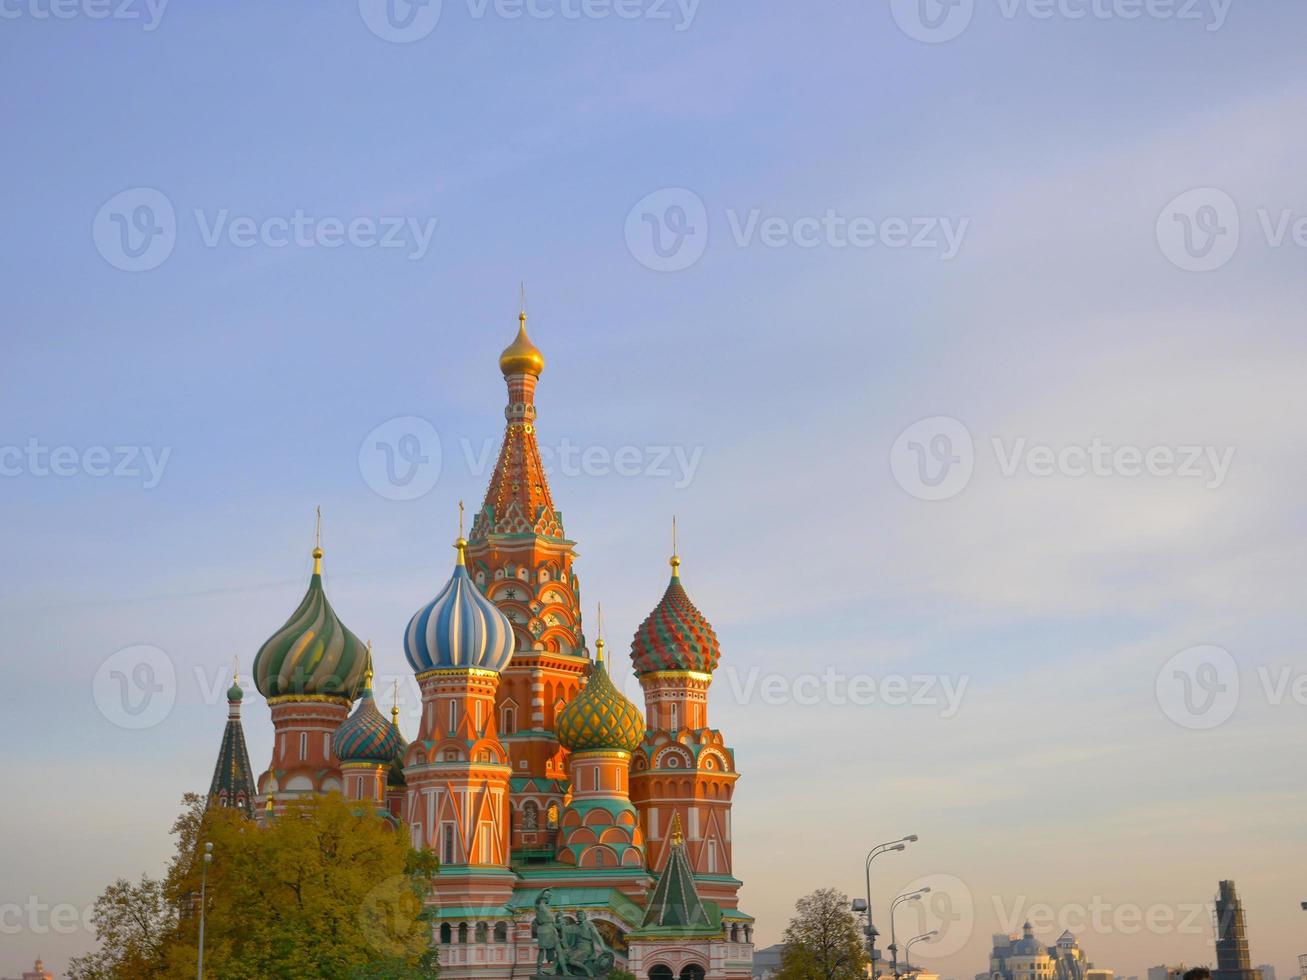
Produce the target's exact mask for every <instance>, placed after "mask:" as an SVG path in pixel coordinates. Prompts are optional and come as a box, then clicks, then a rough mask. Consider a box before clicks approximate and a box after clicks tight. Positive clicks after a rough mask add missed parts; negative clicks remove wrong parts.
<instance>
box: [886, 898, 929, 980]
mask: <svg viewBox="0 0 1307 980" xmlns="http://www.w3.org/2000/svg"><path fill="white" fill-rule="evenodd" d="M928 891H930V886H929V885H927V886H926V887H925V888H918V889H917V890H916V891H913V892H904V893H903V894H902V895H900V896H899V897H898V898H896V899H894V901H892V902H890V904H889V951H890V958H891V960H892V962H893V967H892V968H893V970H894V980H899V944H898V939H897V938H896V933H895V930H894V910H895V909H896V908H898V907H899V906H900V905H902V904H903V903H904V902H915V901H916V900H917V899H919V898H921V896H922V895H924V894H926V892H928Z"/></svg>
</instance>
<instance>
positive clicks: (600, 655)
mask: <svg viewBox="0 0 1307 980" xmlns="http://www.w3.org/2000/svg"><path fill="white" fill-rule="evenodd" d="M596 618H597V619H598V621H599V626H598V629H597V632H598V634H599V636H598V638H597V639H596V640H595V660H596V661H598V662H599V663H603V662H604V604H603V603H602V602H601V603H599V607H598V613H597V617H596Z"/></svg>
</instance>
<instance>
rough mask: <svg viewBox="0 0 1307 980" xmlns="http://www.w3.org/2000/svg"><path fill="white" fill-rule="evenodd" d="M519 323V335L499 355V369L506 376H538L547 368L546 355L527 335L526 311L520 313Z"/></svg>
mask: <svg viewBox="0 0 1307 980" xmlns="http://www.w3.org/2000/svg"><path fill="white" fill-rule="evenodd" d="M517 324H518V325H517V337H516V338H515V339H514V340H513V342H512V343H511V344H509V345H508V346H507V347H505V348H504V352H503V353H502V354H500V355H499V370H500V371H501V372H503V374H504V377H508V376H509V375H510V374H531V375H535V376H536V377H537V378H538V377H540V373H541V372H542V371H544V369H545V355H544V354H541V353H540V348H538V347H536V345H535V344H533V343H531V338H530V337H528V336H527V335H526V314H525V313H522V314H519V315H518V318H517Z"/></svg>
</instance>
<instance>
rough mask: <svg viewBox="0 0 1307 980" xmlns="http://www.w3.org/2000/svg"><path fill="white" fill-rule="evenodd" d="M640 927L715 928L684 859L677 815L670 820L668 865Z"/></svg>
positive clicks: (683, 842)
mask: <svg viewBox="0 0 1307 980" xmlns="http://www.w3.org/2000/svg"><path fill="white" fill-rule="evenodd" d="M640 928H641V929H642V930H645V929H674V930H685V931H686V932H698V931H700V930H704V929H713V928H714V926H713V923H712V919H710V918H709V916H708V911H707V909H705V908H704V906H703V900H702V899H700V898H699V892H698V890H697V889H696V888H695V887H694V872H693V871H692V870H691V869H690V859H689V858H687V857H686V856H685V841H684V840H683V839H682V838H681V819H680V815H679V814H677V815H676V816H675V817H673V818H672V849H671V853H670V854H668V855H667V866H666V867H665V868H663V873H662V875H661V876H660V877H659V879H658V884H657V885H655V886H654V890H653V895H652V896H651V897H650V898H649V905H648V907H647V908H646V909H645V910H644V922H643V923H641V925H640Z"/></svg>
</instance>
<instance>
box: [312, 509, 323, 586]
mask: <svg viewBox="0 0 1307 980" xmlns="http://www.w3.org/2000/svg"><path fill="white" fill-rule="evenodd" d="M313 574H314V575H321V574H322V508H321V507H319V508H318V527H317V530H315V531H314V532H313Z"/></svg>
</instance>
